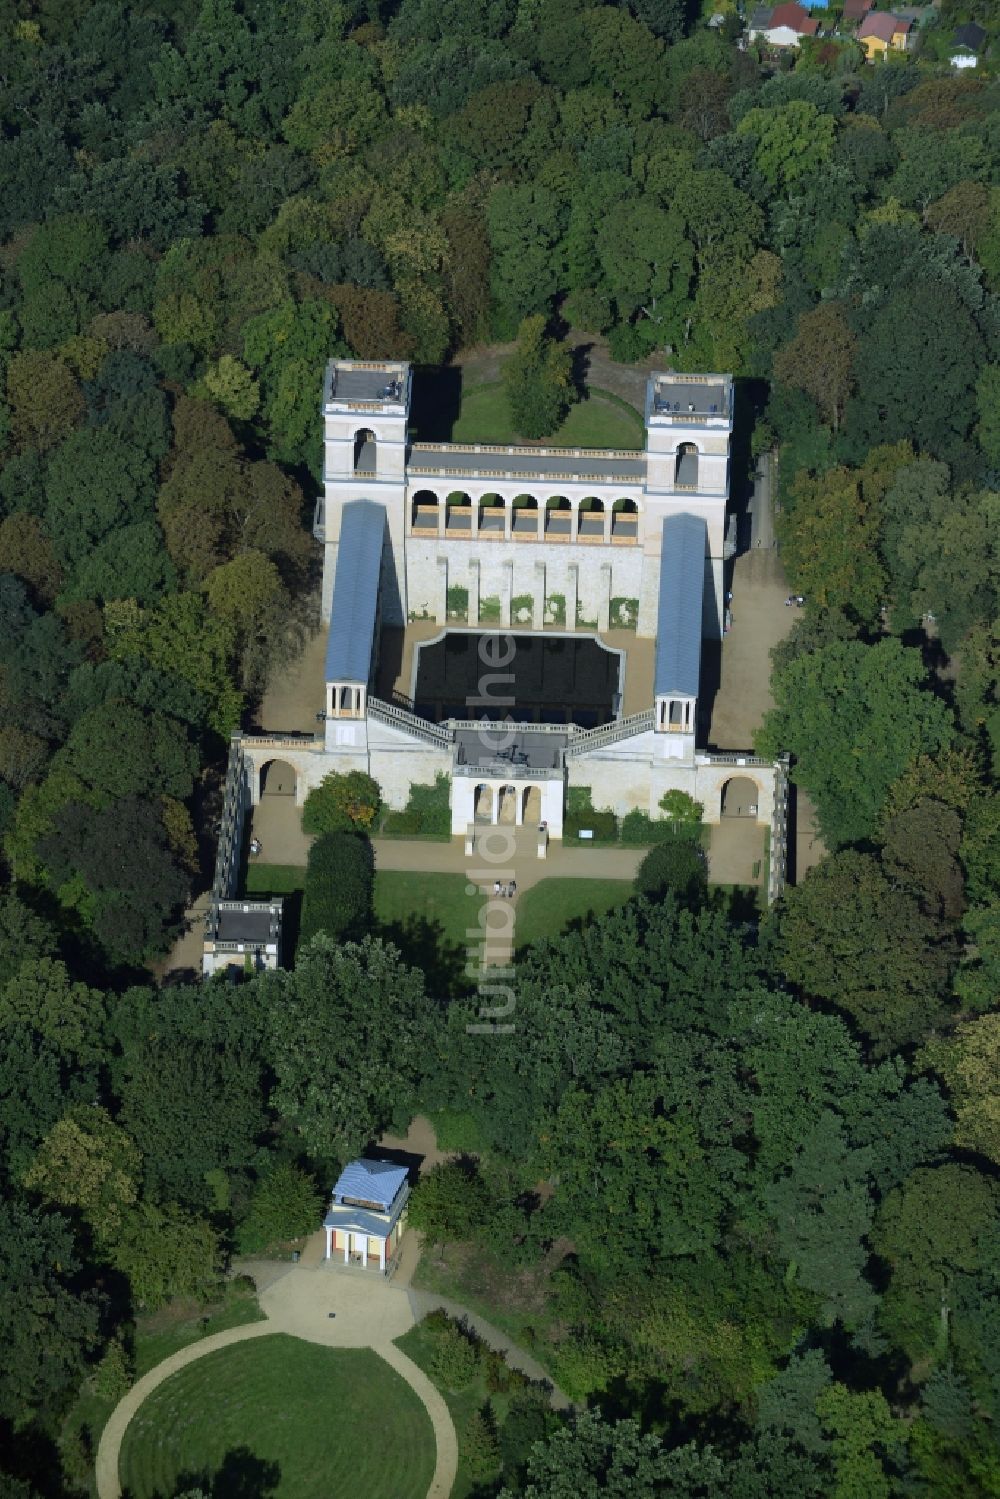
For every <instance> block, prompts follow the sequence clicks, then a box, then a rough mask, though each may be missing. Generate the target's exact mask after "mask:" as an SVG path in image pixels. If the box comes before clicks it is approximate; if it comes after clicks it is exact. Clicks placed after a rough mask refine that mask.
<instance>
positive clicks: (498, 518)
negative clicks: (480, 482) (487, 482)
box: [479, 494, 507, 536]
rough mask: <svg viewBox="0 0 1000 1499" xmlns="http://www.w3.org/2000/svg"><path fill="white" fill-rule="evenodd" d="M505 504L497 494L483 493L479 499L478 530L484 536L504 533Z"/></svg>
mask: <svg viewBox="0 0 1000 1499" xmlns="http://www.w3.org/2000/svg"><path fill="white" fill-rule="evenodd" d="M506 509H507V507H506V505H505V504H504V500H503V496H502V495H499V494H484V495H483V497H482V499H481V500H480V501H479V530H480V533H481V534H483V535H486V536H502V535H503V534H504V524H505V514H506Z"/></svg>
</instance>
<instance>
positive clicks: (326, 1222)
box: [323, 1158, 410, 1275]
mask: <svg viewBox="0 0 1000 1499" xmlns="http://www.w3.org/2000/svg"><path fill="white" fill-rule="evenodd" d="M409 1196H410V1186H409V1174H408V1172H407V1170H406V1167H405V1166H397V1165H395V1164H394V1162H392V1161H379V1160H374V1159H369V1158H364V1159H362V1160H359V1161H350V1162H349V1163H348V1165H346V1166H345V1167H344V1169H343V1171H342V1172H341V1173H340V1176H339V1177H338V1178H337V1183H336V1185H335V1187H334V1189H333V1198H332V1201H331V1203H330V1207H329V1210H328V1212H327V1215H326V1217H325V1218H324V1219H323V1229H324V1232H325V1233H326V1258H327V1259H328V1260H329V1259H333V1258H334V1257H336V1258H338V1259H339V1258H341V1256H342V1257H343V1261H344V1264H345V1265H351V1264H355V1265H360V1266H361V1268H362V1269H363V1270H369V1269H371V1270H376V1269H377V1270H378V1271H379V1273H380V1274H382V1275H385V1273H386V1271H387V1270H388V1269H389V1268H391V1265H392V1260H393V1256H394V1254H395V1253H396V1250H397V1249H398V1247H399V1241H400V1239H401V1238H402V1236H403V1229H404V1228H405V1226H406V1204H407V1201H408V1199H409Z"/></svg>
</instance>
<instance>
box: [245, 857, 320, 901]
mask: <svg viewBox="0 0 1000 1499" xmlns="http://www.w3.org/2000/svg"><path fill="white" fill-rule="evenodd" d="M305 882H306V870H305V865H304V864H248V865H247V877H246V887H247V895H291V894H292V893H293V892H294V891H296V890H301V889H302V887H303V885H304V884H305Z"/></svg>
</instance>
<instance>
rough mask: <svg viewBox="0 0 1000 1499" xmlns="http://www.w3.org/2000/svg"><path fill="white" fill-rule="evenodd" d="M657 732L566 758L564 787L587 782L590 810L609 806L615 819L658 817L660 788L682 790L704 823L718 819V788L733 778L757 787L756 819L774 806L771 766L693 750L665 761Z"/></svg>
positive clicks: (767, 819) (766, 818)
mask: <svg viewBox="0 0 1000 1499" xmlns="http://www.w3.org/2000/svg"><path fill="white" fill-rule="evenodd" d="M660 737H662V736H658V735H656V734H655V733H653V732H652V731H650V732H648V733H645V734H637V735H635V736H634V737H633V738H631V739H625V740H620V741H619V742H618V743H617V744H614V745H608V746H605V747H604V748H602V749H599V750H594V751H593V752H592V753H591V754H583V755H574V756H570V757H569V759H568V760H567V768H568V783H569V785H570V786H589V787H590V790H591V801H592V802H593V805H594V808H595V810H598V811H603V810H605V809H609V810H610V811H612V812H614V813H616V815H617V816H619V817H624V816H625V814H626V813H627V812H632V811H640V812H645V813H647V815H648V816H649V817H652V818H657V817H659V816H660V815H661V813H660V809H659V804H660V798H661V797H662V796H663V794H664V792H666V791H685V792H687V794H688V796H693V797H694V799H695V801H699V802H701V804H702V806H703V807H704V808H705V814H704V815H705V821H706V822H708V823H714V822H719V821H720V820H721V818H722V792H723V788H724V787H725V784H726V782H727V781H729V780H731V779H732V778H733V777H734V776H741V777H746V778H747V779H748V780H751V781H753V782H754V783H755V785H756V786H757V789H758V797H757V822H758V824H763V825H769V824H770V823H771V817H772V811H773V808H774V786H775V776H776V767H775V766H774V765H767V764H764V765H761V764H756V763H753V764H752V763H748V762H750V761H752V760H753V759H754V757H753V756H749V755H747V756H737V755H727V756H725V757H724V758H722V757H716V756H712V755H707V754H696V755H695V756H694V759H693V761H691V760H689V761H687V762H685V761H683V760H668V759H664V758H661V757H660V756H659V754H658V752H657V751H658V746H657V743H656V741H657V739H658V738H660Z"/></svg>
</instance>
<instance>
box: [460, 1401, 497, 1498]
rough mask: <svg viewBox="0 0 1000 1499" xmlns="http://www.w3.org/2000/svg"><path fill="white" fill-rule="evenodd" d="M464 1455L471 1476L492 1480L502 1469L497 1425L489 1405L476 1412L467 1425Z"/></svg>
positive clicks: (463, 1447) (463, 1448) (463, 1446)
mask: <svg viewBox="0 0 1000 1499" xmlns="http://www.w3.org/2000/svg"><path fill="white" fill-rule="evenodd" d="M462 1453H463V1456H464V1457H465V1465H466V1467H467V1468H468V1470H469V1473H470V1474H471V1476H472V1477H473V1478H475V1479H478V1480H482V1479H486V1478H491V1477H493V1475H494V1474H495V1473H496V1472H497V1470H498V1469H499V1467H500V1443H499V1441H498V1440H497V1429H496V1423H495V1421H494V1419H493V1411H492V1409H491V1407H490V1406H489V1405H485V1406H483V1407H482V1408H481V1409H480V1410H475V1411H473V1412H472V1415H471V1416H470V1417H469V1419H468V1421H467V1422H466V1424H465V1432H464V1438H463V1441H462Z"/></svg>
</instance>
